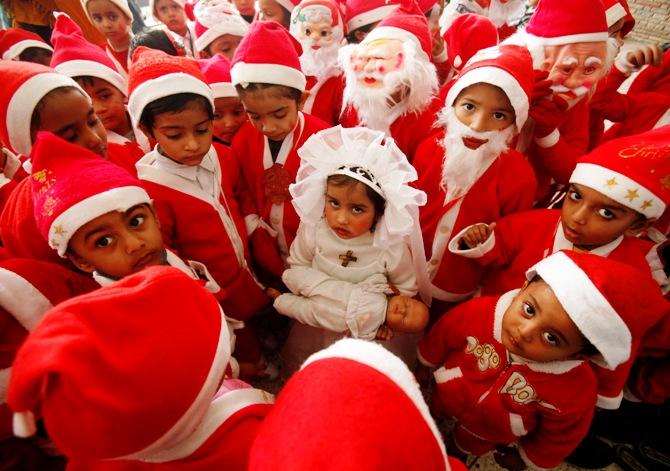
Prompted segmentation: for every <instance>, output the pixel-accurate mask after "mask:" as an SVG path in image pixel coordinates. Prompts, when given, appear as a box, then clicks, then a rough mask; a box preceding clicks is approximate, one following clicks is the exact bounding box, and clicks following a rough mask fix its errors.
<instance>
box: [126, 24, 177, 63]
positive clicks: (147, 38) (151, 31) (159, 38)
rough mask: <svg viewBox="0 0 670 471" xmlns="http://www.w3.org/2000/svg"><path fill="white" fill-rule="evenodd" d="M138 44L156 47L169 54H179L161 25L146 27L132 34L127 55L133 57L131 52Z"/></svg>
mask: <svg viewBox="0 0 670 471" xmlns="http://www.w3.org/2000/svg"><path fill="white" fill-rule="evenodd" d="M140 46H145V47H148V48H151V49H158V50H159V51H163V52H164V53H166V54H170V55H171V56H178V55H179V52H177V49H176V48H175V47H174V44H173V43H172V41H171V40H170V38H169V37H168V35H167V33H166V32H165V30H164V29H163V28H161V27H154V28H148V29H145V30H143V31H140V32H139V33H137V34H136V35H135V36H133V39H131V40H130V48H129V49H130V51H129V57H133V52H135V49H137V48H138V47H140Z"/></svg>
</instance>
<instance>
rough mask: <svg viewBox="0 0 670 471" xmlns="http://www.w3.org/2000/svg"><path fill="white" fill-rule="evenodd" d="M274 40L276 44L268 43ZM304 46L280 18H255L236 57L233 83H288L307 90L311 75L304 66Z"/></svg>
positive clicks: (234, 58) (233, 67)
mask: <svg viewBox="0 0 670 471" xmlns="http://www.w3.org/2000/svg"><path fill="white" fill-rule="evenodd" d="M269 44H271V45H272V47H268V45H269ZM301 55H302V47H301V46H300V43H299V42H298V41H297V40H296V39H295V38H294V37H293V36H291V35H290V34H289V33H288V31H286V29H285V28H284V27H283V26H282V25H280V24H279V23H277V22H276V21H254V22H253V23H252V24H251V27H250V28H249V33H248V34H247V35H246V36H245V37H244V39H242V41H241V42H240V45H239V46H238V47H237V50H236V51H235V56H234V57H233V62H232V67H231V69H230V75H231V77H232V81H233V85H242V87H245V88H246V87H247V86H248V84H250V83H270V84H274V85H284V86H286V87H292V88H295V89H298V90H300V91H301V92H304V91H305V85H306V83H307V79H306V78H305V74H303V73H302V69H301V68H300V56H301Z"/></svg>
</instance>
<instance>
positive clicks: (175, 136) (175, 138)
mask: <svg viewBox="0 0 670 471" xmlns="http://www.w3.org/2000/svg"><path fill="white" fill-rule="evenodd" d="M165 137H167V138H168V139H170V140H171V141H176V140H177V139H180V138H181V134H165Z"/></svg>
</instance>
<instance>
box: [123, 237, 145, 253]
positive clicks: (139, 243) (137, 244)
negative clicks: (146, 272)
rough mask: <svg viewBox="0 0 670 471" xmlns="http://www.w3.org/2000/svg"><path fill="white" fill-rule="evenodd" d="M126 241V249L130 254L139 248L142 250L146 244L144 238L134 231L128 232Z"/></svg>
mask: <svg viewBox="0 0 670 471" xmlns="http://www.w3.org/2000/svg"><path fill="white" fill-rule="evenodd" d="M125 242H126V251H127V252H128V253H129V254H131V253H134V252H136V251H137V250H140V249H141V248H142V247H144V245H145V244H144V240H143V239H141V238H140V237H138V236H137V234H135V233H133V232H128V234H127V235H126V237H125Z"/></svg>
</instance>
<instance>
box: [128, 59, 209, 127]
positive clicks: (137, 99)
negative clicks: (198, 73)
mask: <svg viewBox="0 0 670 471" xmlns="http://www.w3.org/2000/svg"><path fill="white" fill-rule="evenodd" d="M178 93H195V94H196V95H201V96H203V97H205V98H207V100H209V102H210V103H211V105H212V108H214V96H213V95H212V89H211V88H209V86H208V85H207V84H206V83H205V82H203V81H202V80H200V79H198V78H195V77H194V76H192V75H189V74H185V73H183V72H175V73H172V74H166V75H162V76H160V77H157V78H155V79H151V80H147V81H145V82H143V83H142V84H140V85H138V86H137V88H135V90H133V92H132V93H131V95H130V97H129V98H128V112H129V113H130V117H131V118H132V119H133V122H134V123H135V124H138V123H139V122H140V118H141V117H142V112H143V111H144V108H146V107H147V105H148V104H149V103H151V102H152V101H156V100H159V99H161V98H165V97H167V96H170V95H176V94H178Z"/></svg>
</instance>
